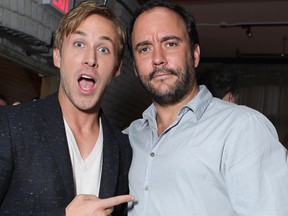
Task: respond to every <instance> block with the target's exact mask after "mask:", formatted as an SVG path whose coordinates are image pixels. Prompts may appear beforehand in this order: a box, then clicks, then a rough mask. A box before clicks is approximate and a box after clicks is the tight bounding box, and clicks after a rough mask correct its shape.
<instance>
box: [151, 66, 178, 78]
mask: <svg viewBox="0 0 288 216" xmlns="http://www.w3.org/2000/svg"><path fill="white" fill-rule="evenodd" d="M160 73H166V74H171V75H175V76H177V75H178V73H177V71H176V70H174V69H171V68H165V67H155V68H154V70H153V71H152V73H150V74H149V80H152V79H153V78H154V77H155V76H156V75H157V74H160Z"/></svg>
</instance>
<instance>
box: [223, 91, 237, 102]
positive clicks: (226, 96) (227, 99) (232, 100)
mask: <svg viewBox="0 0 288 216" xmlns="http://www.w3.org/2000/svg"><path fill="white" fill-rule="evenodd" d="M222 99H223V100H225V101H228V102H232V103H234V98H233V94H232V93H231V92H228V93H227V94H226V95H225V96H224V97H223V98H222Z"/></svg>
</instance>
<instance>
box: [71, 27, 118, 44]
mask: <svg viewBox="0 0 288 216" xmlns="http://www.w3.org/2000/svg"><path fill="white" fill-rule="evenodd" d="M72 34H78V35H81V36H87V34H86V33H85V32H83V31H79V30H76V31H75V32H72ZM100 39H101V40H104V41H105V40H106V41H110V42H111V43H112V44H114V41H113V40H112V38H110V37H108V36H105V35H103V36H100Z"/></svg>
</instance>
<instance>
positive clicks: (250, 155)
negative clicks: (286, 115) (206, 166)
mask: <svg viewBox="0 0 288 216" xmlns="http://www.w3.org/2000/svg"><path fill="white" fill-rule="evenodd" d="M246 117H247V116H246ZM242 120H243V119H242ZM226 147H227V148H226V152H225V154H226V160H225V166H226V174H225V181H226V184H227V188H228V193H229V197H230V200H231V204H232V206H233V208H234V211H235V212H236V213H237V215H239V216H240V215H245V216H248V215H249V216H262V215H269V216H285V215H288V207H287V203H288V197H287V193H288V181H287V179H288V164H287V150H286V149H285V148H284V147H283V146H282V145H281V144H280V143H279V141H278V136H277V133H276V131H275V128H274V127H273V125H272V124H271V123H270V122H269V121H268V120H267V119H266V118H265V117H264V116H262V115H261V114H255V113H253V114H251V115H250V116H249V117H248V118H245V119H244V120H243V121H239V124H238V125H237V127H235V128H233V130H232V131H231V134H230V136H229V138H228V141H227V146H226Z"/></svg>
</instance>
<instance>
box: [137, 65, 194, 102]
mask: <svg viewBox="0 0 288 216" xmlns="http://www.w3.org/2000/svg"><path fill="white" fill-rule="evenodd" d="M160 72H164V73H167V74H171V75H174V76H177V80H176V81H175V82H174V83H173V84H172V85H170V86H169V87H168V88H167V89H166V90H160V89H157V88H155V87H154V86H153V84H152V83H151V81H152V79H153V77H154V76H155V74H157V73H160ZM194 79H195V69H194V67H193V66H192V65H187V66H186V70H185V73H184V72H181V71H179V70H175V69H172V68H163V67H161V68H159V67H158V68H155V69H154V70H153V72H152V73H151V74H150V75H149V76H146V77H141V78H140V81H141V83H142V85H143V86H144V88H145V89H146V90H147V91H148V93H149V94H150V96H151V98H152V100H153V101H154V102H156V103H157V104H159V105H161V106H170V105H174V104H177V103H179V102H180V101H182V100H183V99H185V97H186V96H188V94H189V93H190V92H191V91H192V89H193V85H194V83H195V82H194ZM161 82H165V80H164V79H163V80H161Z"/></svg>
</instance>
